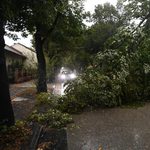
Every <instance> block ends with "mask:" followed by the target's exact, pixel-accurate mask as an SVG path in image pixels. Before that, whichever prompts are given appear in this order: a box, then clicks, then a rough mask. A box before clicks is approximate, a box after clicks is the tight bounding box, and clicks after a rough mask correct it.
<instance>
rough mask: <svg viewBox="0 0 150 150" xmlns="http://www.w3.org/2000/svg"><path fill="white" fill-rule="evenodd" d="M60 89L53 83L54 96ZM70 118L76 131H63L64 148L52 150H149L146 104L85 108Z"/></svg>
mask: <svg viewBox="0 0 150 150" xmlns="http://www.w3.org/2000/svg"><path fill="white" fill-rule="evenodd" d="M51 86H52V84H51ZM62 88H63V84H62V83H58V82H57V83H56V84H55V91H54V92H55V93H54V94H55V95H56V94H57V95H61V94H62V93H63V91H62ZM63 90H64V89H63ZM72 116H73V119H74V120H75V123H74V124H75V125H78V126H80V129H74V130H70V131H67V137H66V138H67V139H66V142H67V144H66V145H68V147H67V146H66V148H65V147H62V148H58V149H55V150H62V149H64V150H65V149H66V150H67V149H68V150H150V103H147V104H146V105H145V106H144V107H141V108H139V109H122V108H97V109H94V110H93V111H92V112H91V111H90V110H89V109H86V110H85V111H84V112H83V113H82V114H80V115H72ZM64 141H65V140H64Z"/></svg>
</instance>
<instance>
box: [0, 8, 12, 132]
mask: <svg viewBox="0 0 150 150" xmlns="http://www.w3.org/2000/svg"><path fill="white" fill-rule="evenodd" d="M4 46H5V42H4V23H3V13H2V11H1V10H0V101H1V102H0V123H2V122H3V120H5V121H4V122H3V123H2V124H4V125H7V126H12V125H14V112H13V109H12V104H11V99H10V93H9V83H8V76H7V71H6V62H5V54H4ZM0 130H1V129H0Z"/></svg>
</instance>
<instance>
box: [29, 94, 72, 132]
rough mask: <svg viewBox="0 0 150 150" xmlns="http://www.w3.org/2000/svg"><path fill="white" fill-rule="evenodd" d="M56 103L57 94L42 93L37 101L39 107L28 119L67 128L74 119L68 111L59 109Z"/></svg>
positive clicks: (50, 125) (54, 126) (49, 125)
mask: <svg viewBox="0 0 150 150" xmlns="http://www.w3.org/2000/svg"><path fill="white" fill-rule="evenodd" d="M56 104H57V97H56V96H53V95H51V94H50V93H40V94H39V96H38V98H37V101H36V106H37V107H39V108H37V110H34V111H33V112H32V113H31V114H30V115H29V116H28V117H27V121H29V122H34V123H39V124H42V125H46V126H48V127H49V128H59V129H63V128H66V125H67V124H68V123H72V122H74V120H73V119H72V117H71V116H70V115H69V114H68V113H62V112H61V111H59V110H57V109H56V108H55V106H56ZM43 108H44V109H43Z"/></svg>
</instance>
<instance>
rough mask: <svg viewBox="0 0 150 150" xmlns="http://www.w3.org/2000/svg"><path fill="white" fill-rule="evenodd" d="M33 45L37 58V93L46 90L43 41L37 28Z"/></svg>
mask: <svg viewBox="0 0 150 150" xmlns="http://www.w3.org/2000/svg"><path fill="white" fill-rule="evenodd" d="M37 29H38V28H37ZM35 45H36V54H37V60H38V75H37V79H38V81H37V93H41V92H47V83H46V62H45V57H44V54H43V48H42V46H43V42H42V40H41V36H40V34H38V30H37V32H36V33H35Z"/></svg>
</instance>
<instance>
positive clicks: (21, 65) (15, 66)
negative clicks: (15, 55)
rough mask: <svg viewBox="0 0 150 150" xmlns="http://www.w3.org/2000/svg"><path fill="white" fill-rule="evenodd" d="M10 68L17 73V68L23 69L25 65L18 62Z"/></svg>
mask: <svg viewBox="0 0 150 150" xmlns="http://www.w3.org/2000/svg"><path fill="white" fill-rule="evenodd" d="M9 67H10V69H11V70H12V71H15V68H19V69H22V68H23V67H24V64H23V63H21V62H19V61H18V60H17V61H15V62H14V63H11V65H10V66H9Z"/></svg>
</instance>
